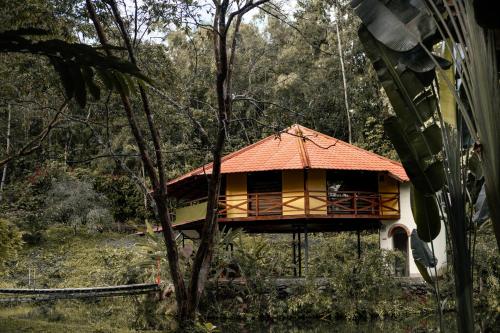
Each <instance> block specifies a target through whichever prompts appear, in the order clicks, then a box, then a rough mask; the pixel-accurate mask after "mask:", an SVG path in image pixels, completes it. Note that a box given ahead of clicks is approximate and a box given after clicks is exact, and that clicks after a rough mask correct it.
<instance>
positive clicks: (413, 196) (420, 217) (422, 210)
mask: <svg viewBox="0 0 500 333" xmlns="http://www.w3.org/2000/svg"><path fill="white" fill-rule="evenodd" d="M410 201H411V212H412V213H413V219H414V220H415V223H416V225H417V232H418V237H419V238H420V239H421V240H423V241H425V242H430V241H432V240H434V239H435V238H436V237H437V236H438V235H439V232H440V231H441V216H440V214H439V207H438V205H437V202H436V199H435V198H434V195H432V194H430V195H429V194H424V193H422V192H420V191H419V190H417V189H415V188H414V187H413V186H411V190H410Z"/></svg>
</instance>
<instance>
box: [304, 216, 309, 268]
mask: <svg viewBox="0 0 500 333" xmlns="http://www.w3.org/2000/svg"><path fill="white" fill-rule="evenodd" d="M304 260H305V262H306V276H307V275H308V273H309V241H308V238H307V224H305V225H304Z"/></svg>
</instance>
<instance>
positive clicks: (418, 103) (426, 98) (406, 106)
mask: <svg viewBox="0 0 500 333" xmlns="http://www.w3.org/2000/svg"><path fill="white" fill-rule="evenodd" d="M358 36H359V38H360V40H361V43H362V44H363V47H364V49H365V51H366V54H367V56H368V57H369V58H370V60H371V62H372V64H373V67H374V68H375V70H376V72H377V76H378V78H379V81H380V82H381V83H382V86H383V88H384V90H385V92H386V94H387V97H388V98H389V100H390V102H391V104H392V107H393V109H394V112H395V113H396V115H397V116H398V117H399V118H400V119H401V120H402V122H403V123H405V124H407V126H408V127H409V128H421V127H424V124H425V123H426V122H427V120H428V119H429V118H430V117H432V116H433V114H434V113H435V111H436V106H437V102H436V96H435V95H434V93H433V91H432V90H431V89H429V87H428V86H429V84H430V83H431V82H432V80H433V79H434V78H435V73H434V70H431V71H428V72H424V73H415V72H413V71H412V70H410V69H409V68H408V67H406V66H400V62H399V58H400V57H401V56H400V55H399V54H398V53H397V52H394V51H391V50H390V49H388V48H387V47H385V46H384V45H383V44H381V43H379V42H378V41H377V40H376V39H375V38H374V37H373V36H372V35H371V34H370V32H369V31H368V30H367V29H366V27H364V26H361V27H360V28H359V30H358Z"/></svg>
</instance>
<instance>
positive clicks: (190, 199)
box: [168, 125, 446, 276]
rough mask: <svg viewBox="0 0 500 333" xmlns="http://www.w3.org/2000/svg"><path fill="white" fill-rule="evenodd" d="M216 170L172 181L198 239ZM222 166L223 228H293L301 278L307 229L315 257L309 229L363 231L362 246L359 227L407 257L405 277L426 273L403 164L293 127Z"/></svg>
mask: <svg viewBox="0 0 500 333" xmlns="http://www.w3.org/2000/svg"><path fill="white" fill-rule="evenodd" d="M211 171H212V169H211V164H207V165H205V166H203V167H201V168H198V169H196V170H193V171H191V172H189V173H187V174H185V175H183V176H181V177H178V178H176V179H174V180H172V181H170V182H169V184H168V190H169V195H170V196H171V197H174V198H176V199H177V203H178V206H177V209H176V212H175V218H174V228H175V229H177V230H178V231H180V232H182V233H183V235H186V236H188V237H190V238H193V237H194V238H196V236H197V234H198V232H199V230H200V229H201V226H202V224H203V221H204V219H205V214H206V208H207V204H206V196H207V184H208V183H207V182H208V177H207V176H208V175H210V173H211ZM221 171H222V184H221V193H220V196H219V211H218V223H219V226H220V227H224V226H226V227H229V228H243V229H244V230H246V232H249V233H252V232H253V233H292V234H293V239H294V251H293V254H294V264H296V263H297V257H296V252H297V251H296V250H298V267H299V275H300V274H301V273H300V272H301V263H300V261H301V259H300V258H301V245H300V244H302V242H301V240H300V237H301V234H302V235H303V236H304V238H303V243H304V249H305V253H306V255H305V261H306V262H307V234H308V232H327V231H346V230H351V231H358V251H359V231H361V230H378V231H379V234H380V247H381V248H383V249H390V250H400V251H402V252H403V253H404V254H405V255H406V257H407V260H406V262H405V263H404V265H403V266H400V267H396V268H395V271H396V272H397V274H400V275H405V276H408V275H409V276H420V273H419V272H418V269H417V267H416V266H415V264H414V263H413V258H412V253H411V251H410V248H409V243H410V242H409V236H410V233H411V231H412V230H413V229H415V228H416V225H415V221H414V220H413V215H412V213H411V204H410V183H409V179H408V176H407V175H406V173H405V171H404V169H403V167H402V165H401V164H400V163H398V162H395V161H392V160H389V159H387V158H385V157H382V156H379V155H377V154H374V153H371V152H369V151H366V150H363V149H361V148H359V147H356V146H353V145H350V144H348V143H346V142H343V141H341V140H337V139H335V138H332V137H330V136H327V135H324V134H321V133H318V132H316V131H313V130H311V129H308V128H305V127H303V126H300V125H293V126H291V127H289V128H287V129H285V130H284V131H282V132H281V133H280V134H279V135H272V136H269V137H267V138H265V139H263V140H261V141H259V142H257V143H254V144H253V145H250V146H247V147H245V148H243V149H240V150H238V151H236V152H234V153H232V154H229V155H227V156H225V157H224V158H223V160H222V166H221ZM444 229H445V228H444V227H443V228H442V230H444ZM296 236H297V239H298V242H297V241H295V239H296ZM445 241H446V237H445V233H444V231H443V232H442V233H441V234H440V235H439V236H438V238H437V239H436V240H435V241H434V248H435V249H436V256H437V258H438V262H439V264H438V268H439V267H442V266H445V265H446V251H445V249H446V242H445ZM358 255H359V252H358ZM306 267H307V266H306Z"/></svg>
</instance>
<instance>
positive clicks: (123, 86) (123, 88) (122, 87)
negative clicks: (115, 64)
mask: <svg viewBox="0 0 500 333" xmlns="http://www.w3.org/2000/svg"><path fill="white" fill-rule="evenodd" d="M113 77H114V79H115V81H114V82H115V84H116V88H117V90H118V91H120V92H121V93H123V94H124V95H125V96H130V87H129V86H128V84H127V81H126V80H125V79H124V77H123V74H122V73H120V72H113Z"/></svg>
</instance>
